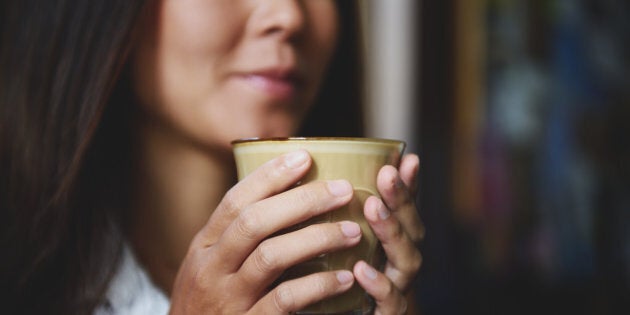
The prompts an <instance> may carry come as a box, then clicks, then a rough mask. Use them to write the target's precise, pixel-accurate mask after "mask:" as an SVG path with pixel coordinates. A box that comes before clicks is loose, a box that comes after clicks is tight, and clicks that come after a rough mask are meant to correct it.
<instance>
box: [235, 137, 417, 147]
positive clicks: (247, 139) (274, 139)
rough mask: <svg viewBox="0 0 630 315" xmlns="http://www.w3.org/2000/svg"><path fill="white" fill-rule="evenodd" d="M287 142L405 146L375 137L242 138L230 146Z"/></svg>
mask: <svg viewBox="0 0 630 315" xmlns="http://www.w3.org/2000/svg"><path fill="white" fill-rule="evenodd" d="M287 140H299V141H331V140H332V141H351V142H364V141H373V142H381V143H386V144H402V145H404V146H406V145H407V144H406V142H405V141H403V140H394V139H386V138H375V137H268V138H264V137H263V138H258V137H253V138H242V139H236V140H233V141H232V142H231V144H232V145H237V144H242V143H248V142H257V141H287Z"/></svg>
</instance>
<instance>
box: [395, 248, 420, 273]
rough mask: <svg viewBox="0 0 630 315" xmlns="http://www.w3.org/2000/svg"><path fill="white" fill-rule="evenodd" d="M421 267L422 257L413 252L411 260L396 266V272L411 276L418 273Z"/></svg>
mask: <svg viewBox="0 0 630 315" xmlns="http://www.w3.org/2000/svg"><path fill="white" fill-rule="evenodd" d="M421 266H422V255H421V254H420V252H419V251H415V252H414V253H413V254H412V256H411V259H406V260H405V262H404V263H403V264H401V265H400V266H398V268H397V269H398V270H399V271H400V273H401V274H404V275H409V276H413V275H415V274H417V273H418V271H419V270H420V267H421Z"/></svg>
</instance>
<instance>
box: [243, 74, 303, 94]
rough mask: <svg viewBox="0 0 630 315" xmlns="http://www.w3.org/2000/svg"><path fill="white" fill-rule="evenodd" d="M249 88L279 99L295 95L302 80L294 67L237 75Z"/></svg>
mask: <svg viewBox="0 0 630 315" xmlns="http://www.w3.org/2000/svg"><path fill="white" fill-rule="evenodd" d="M237 77H238V78H239V79H240V80H242V81H243V82H244V83H246V84H247V85H248V86H250V87H251V88H253V89H255V90H257V91H259V92H262V93H264V94H265V95H267V96H269V97H271V98H273V99H279V100H288V99H291V98H293V97H295V96H296V94H297V92H298V90H299V89H300V88H301V87H302V85H303V82H304V80H303V79H302V77H301V76H300V75H299V74H298V72H297V70H295V69H294V68H267V69H261V70H256V71H251V72H246V73H241V74H239V75H238V76H237Z"/></svg>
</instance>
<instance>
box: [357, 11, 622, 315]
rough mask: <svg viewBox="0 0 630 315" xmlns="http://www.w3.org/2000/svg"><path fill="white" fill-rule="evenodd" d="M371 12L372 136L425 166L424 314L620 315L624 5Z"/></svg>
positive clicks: (419, 289) (420, 292) (419, 293)
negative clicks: (400, 142) (395, 142)
mask: <svg viewBox="0 0 630 315" xmlns="http://www.w3.org/2000/svg"><path fill="white" fill-rule="evenodd" d="M365 4H366V5H365V7H364V8H365V11H366V12H365V14H364V16H365V19H366V20H365V22H366V25H367V30H368V31H367V32H366V45H367V58H368V60H369V64H370V67H369V68H368V72H367V73H368V76H367V78H368V81H369V83H368V89H367V96H368V98H367V99H368V105H369V106H368V109H367V114H368V115H367V119H368V123H367V125H368V126H369V127H370V129H369V132H368V133H369V135H371V136H378V137H392V138H402V139H405V140H407V142H408V143H409V144H410V146H409V147H408V150H409V151H411V152H416V153H419V155H420V157H421V164H422V166H421V172H420V179H421V193H420V196H419V204H420V211H421V216H422V218H423V220H424V222H425V224H426V228H427V237H426V239H425V241H424V242H423V244H422V245H421V249H422V252H423V256H424V263H423V267H422V269H421V272H420V275H419V277H418V280H417V282H416V297H417V301H418V308H419V312H420V314H423V315H433V314H464V313H465V314H471V313H472V314H531V313H536V314H630V179H629V178H630V2H629V1H625V0H617V1H615V0H547V1H543V0H532V1H516V0H495V1H490V0H477V1H475V0H459V1H458V0H436V1H433V0H424V1H422V0H387V1H386V0H368V1H365Z"/></svg>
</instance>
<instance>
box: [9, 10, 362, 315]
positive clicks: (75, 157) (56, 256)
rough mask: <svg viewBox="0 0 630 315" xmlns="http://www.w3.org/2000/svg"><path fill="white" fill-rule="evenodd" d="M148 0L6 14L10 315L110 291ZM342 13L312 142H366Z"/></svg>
mask: <svg viewBox="0 0 630 315" xmlns="http://www.w3.org/2000/svg"><path fill="white" fill-rule="evenodd" d="M147 2H149V1H145V0H136V1H131V0H100V1H96V0H95V1H78V0H9V1H3V3H2V4H0V222H1V223H0V224H1V226H0V228H1V230H0V246H1V247H0V252H2V259H0V283H2V289H1V291H0V301H1V302H2V303H0V305H2V307H3V311H7V312H8V313H11V314H32V313H46V314H89V313H91V312H92V311H93V309H94V307H95V306H96V305H97V304H98V303H99V302H100V301H101V299H102V297H103V295H104V293H105V290H106V288H107V285H108V282H109V279H110V278H111V276H112V274H113V272H114V269H115V267H116V266H117V263H118V259H119V257H120V253H121V248H122V244H123V243H122V242H123V239H124V236H123V235H122V228H121V224H122V220H121V217H122V216H121V213H120V211H121V209H123V208H124V204H125V201H126V198H127V196H126V193H127V191H128V190H127V189H126V188H127V187H126V182H128V178H127V177H126V174H127V173H128V172H127V167H128V165H129V158H130V157H129V152H130V150H128V147H126V146H127V145H129V139H128V138H129V134H128V127H129V121H128V119H129V116H130V108H132V107H133V106H130V105H131V104H129V102H130V91H129V84H128V82H127V75H125V71H124V69H125V62H126V56H127V54H128V52H129V51H130V49H131V47H130V45H131V43H132V36H133V34H134V33H133V30H134V28H135V24H136V23H137V21H138V20H139V16H140V14H141V12H142V10H143V9H144V8H145V7H146V3H147ZM337 3H338V5H339V11H340V14H341V20H342V34H341V37H340V42H339V44H338V49H337V53H336V55H335V57H334V58H333V61H332V64H331V68H330V71H329V75H328V77H327V80H326V82H325V83H324V86H323V88H322V93H321V95H320V98H319V99H318V104H317V105H316V106H314V110H313V112H312V115H310V117H309V118H308V121H307V122H306V123H305V127H304V129H303V131H302V133H303V134H304V135H345V136H357V135H361V134H362V118H361V115H357V113H359V114H360V113H361V111H360V106H361V103H360V97H359V95H360V94H361V90H360V87H361V85H360V84H359V83H358V82H359V80H358V78H359V77H358V76H360V74H361V71H360V63H361V60H360V58H359V57H358V56H360V54H359V48H358V47H359V45H360V42H359V39H360V36H359V35H358V34H359V33H358V32H357V31H358V19H357V18H356V13H357V10H356V8H355V6H356V3H355V2H354V1H338V2H337ZM331 113H334V114H331ZM324 117H328V118H330V117H332V119H328V118H327V119H323V118H324Z"/></svg>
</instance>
